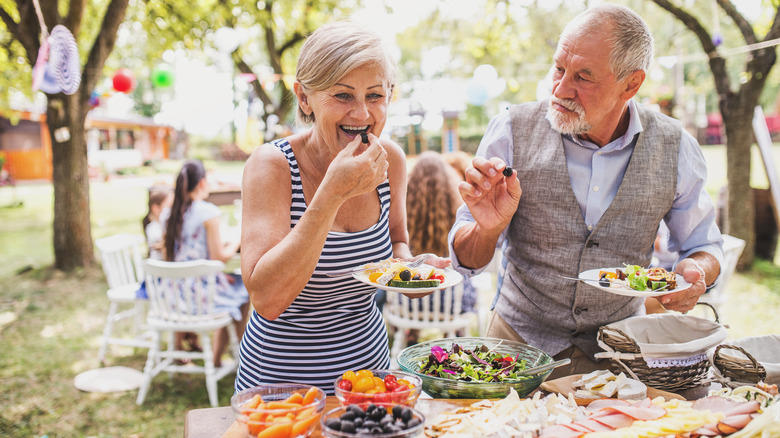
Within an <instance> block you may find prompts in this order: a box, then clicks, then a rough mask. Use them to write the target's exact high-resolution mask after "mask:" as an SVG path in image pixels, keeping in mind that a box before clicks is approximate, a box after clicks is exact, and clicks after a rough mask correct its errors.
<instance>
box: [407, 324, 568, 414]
mask: <svg viewBox="0 0 780 438" xmlns="http://www.w3.org/2000/svg"><path fill="white" fill-rule="evenodd" d="M551 362H553V358H552V357H551V356H550V355H548V354H547V353H545V352H544V351H542V350H540V349H538V348H534V347H532V346H530V345H527V344H522V343H519V342H513V341H507V340H504V339H495V338H483V337H473V338H465V337H464V338H445V339H434V340H431V341H427V342H422V343H420V344H416V345H412V346H410V347H407V348H406V349H404V350H403V351H401V353H400V354H399V355H398V365H399V366H400V368H401V370H403V371H406V372H410V373H412V374H415V375H417V376H418V377H420V378H421V379H422V381H423V391H424V392H425V393H426V394H428V395H430V396H431V397H434V398H474V399H484V398H503V397H505V396H506V395H507V394H509V391H510V388H514V389H515V391H517V393H518V394H519V395H520V397H525V396H527V395H528V394H530V393H531V392H533V391H534V390H535V389H536V388H538V387H539V385H541V384H542V382H543V381H544V379H546V378H547V376H549V375H550V373H551V372H552V369H547V370H544V371H538V372H534V371H532V372H531V373H524V371H525V370H526V369H529V368H532V367H537V366H540V365H546V364H549V363H551Z"/></svg>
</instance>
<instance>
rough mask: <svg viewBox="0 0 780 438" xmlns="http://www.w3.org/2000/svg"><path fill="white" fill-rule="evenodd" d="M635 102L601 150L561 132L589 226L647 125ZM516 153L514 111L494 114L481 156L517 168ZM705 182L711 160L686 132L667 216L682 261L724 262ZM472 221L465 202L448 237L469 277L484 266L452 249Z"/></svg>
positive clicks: (604, 204)
mask: <svg viewBox="0 0 780 438" xmlns="http://www.w3.org/2000/svg"><path fill="white" fill-rule="evenodd" d="M636 105H637V104H636V102H634V101H633V100H630V101H629V103H628V107H629V114H630V116H629V117H630V118H629V124H628V129H627V130H626V133H625V134H624V135H623V136H622V137H620V138H617V139H616V140H614V141H612V142H610V143H608V144H606V145H604V146H603V147H601V148H599V147H598V146H597V145H596V144H594V143H591V142H589V141H586V140H583V139H581V138H578V137H573V136H571V135H562V137H563V147H564V153H565V154H566V166H567V168H568V170H569V179H570V180H571V186H572V190H573V191H574V195H575V197H576V198H577V202H578V203H579V205H580V211H581V212H582V217H583V219H584V220H585V224H586V225H587V226H588V229H589V230H592V229H593V227H594V226H595V225H596V224H597V223H598V221H599V220H600V219H601V216H602V215H603V214H604V212H605V211H606V210H607V208H608V207H609V205H610V203H612V200H613V199H614V198H615V195H616V194H617V191H618V188H619V187H620V183H621V182H622V181H623V175H624V174H625V171H626V167H627V166H628V162H629V160H630V159H631V154H632V153H633V152H634V145H635V144H636V139H637V135H638V134H639V133H640V132H642V123H641V121H640V120H639V117H637V116H636V113H637V110H636ZM513 151H514V144H513V141H512V121H511V120H510V117H509V111H503V112H501V113H500V114H498V115H497V116H495V117H493V119H491V121H490V123H489V124H488V128H487V130H486V132H485V135H484V136H483V137H482V141H481V142H480V145H479V149H478V150H477V156H480V157H484V158H492V157H498V158H501V159H502V160H504V162H506V163H507V165H508V166H512V165H513V163H512V161H513V157H514V152H513ZM663 171H665V169H659V172H663ZM706 180H707V164H706V163H705V161H704V156H703V155H702V152H701V148H700V147H699V144H698V143H697V142H696V140H695V139H694V138H693V136H691V135H690V134H689V133H688V132H686V131H683V133H682V136H681V140H680V152H679V165H678V166H677V187H676V193H675V199H674V202H673V204H672V209H671V210H670V211H669V213H667V214H666V216H664V222H665V223H666V225H667V227H668V228H669V242H668V250H669V251H673V252H678V253H679V254H680V256H679V258H678V261H680V260H682V259H684V258H686V257H688V256H689V255H691V254H693V253H695V252H699V251H704V252H707V253H709V254H711V255H712V256H714V257H715V258H716V259H717V260H718V262H719V263H721V264H722V261H723V250H722V242H723V239H722V237H721V235H720V230H719V229H718V226H717V224H716V223H715V207H714V205H713V203H712V199H710V196H709V194H707V192H706V191H705V190H704V183H705V181H706ZM473 222H474V218H473V217H472V216H471V212H470V211H469V209H468V207H467V206H466V204H463V205H462V206H461V207H460V208H459V209H458V214H457V217H456V219H455V225H454V226H453V227H452V230H451V231H450V234H449V236H448V239H449V245H450V248H449V249H450V254H451V255H452V266H453V267H454V268H456V269H457V270H459V271H460V272H461V273H463V274H465V275H475V274H478V273H479V272H481V271H482V269H484V268H481V269H468V268H464V267H462V266H461V265H460V263H459V262H458V259H457V256H456V255H455V252H454V250H453V248H452V242H453V239H454V237H455V233H456V232H457V231H458V229H460V227H462V226H464V225H467V224H469V223H473ZM505 237H506V230H504V232H503V233H502V235H501V239H499V241H498V245H497V246H496V247H497V248H500V247H501V245H502V244H503V241H504V239H505Z"/></svg>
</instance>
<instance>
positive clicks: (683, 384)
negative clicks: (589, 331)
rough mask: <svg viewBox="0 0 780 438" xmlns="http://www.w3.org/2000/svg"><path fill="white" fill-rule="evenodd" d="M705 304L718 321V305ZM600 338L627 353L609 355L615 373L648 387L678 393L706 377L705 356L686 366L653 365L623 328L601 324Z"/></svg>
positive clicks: (697, 384) (706, 363) (697, 383)
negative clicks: (651, 365) (649, 363)
mask: <svg viewBox="0 0 780 438" xmlns="http://www.w3.org/2000/svg"><path fill="white" fill-rule="evenodd" d="M699 304H705V303H699ZM705 305H706V306H707V307H709V308H710V309H711V310H712V312H713V314H714V318H715V322H718V320H719V317H718V313H717V311H716V310H715V308H714V307H712V306H710V305H708V304H705ZM598 338H599V339H600V340H601V341H603V342H604V344H606V345H607V346H609V347H610V348H611V349H613V350H614V351H615V352H618V353H626V356H624V357H621V358H617V359H615V358H610V368H611V370H612V372H614V373H620V372H627V374H629V375H630V377H632V378H634V379H637V380H640V381H642V382H643V383H644V384H645V385H647V386H650V387H653V388H656V389H662V390H664V391H671V392H679V391H684V390H687V389H692V388H696V387H700V386H701V385H702V384H703V383H704V380H705V379H706V378H707V374H708V372H709V368H710V361H709V359H708V358H707V357H706V355H705V356H704V357H702V359H701V360H700V361H697V362H696V363H693V364H690V365H687V366H669V367H664V368H651V367H649V366H648V365H647V362H646V361H645V359H644V358H643V357H642V354H641V351H640V349H639V346H638V345H637V344H636V342H635V341H634V339H632V338H631V337H630V336H628V335H627V334H626V333H624V332H623V331H621V330H620V329H617V328H614V327H608V326H601V327H600V328H599V332H598Z"/></svg>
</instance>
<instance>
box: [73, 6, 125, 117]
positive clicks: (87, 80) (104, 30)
mask: <svg viewBox="0 0 780 438" xmlns="http://www.w3.org/2000/svg"><path fill="white" fill-rule="evenodd" d="M128 3H129V0H111V3H110V4H109V5H108V8H106V14H105V15H104V16H103V23H102V24H101V26H100V33H98V36H97V38H95V42H94V43H93V45H92V49H91V50H90V51H89V57H88V58H87V64H86V65H85V66H84V71H83V73H82V76H81V87H80V90H79V92H80V93H81V98H82V99H83V101H84V102H86V101H87V100H89V96H90V94H91V93H92V89H94V88H95V84H96V83H97V80H98V77H99V76H100V72H101V71H102V70H103V65H104V64H105V62H106V58H108V55H110V54H111V50H113V48H114V43H116V33H117V30H118V29H119V25H120V24H122V21H123V20H124V18H125V12H127V4H128Z"/></svg>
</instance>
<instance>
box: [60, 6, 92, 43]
mask: <svg viewBox="0 0 780 438" xmlns="http://www.w3.org/2000/svg"><path fill="white" fill-rule="evenodd" d="M86 3H87V2H86V0H71V2H70V8H68V16H67V17H66V19H65V27H67V28H68V29H69V30H70V31H71V33H73V35H74V36H76V35H78V34H79V32H80V31H81V22H82V20H83V19H84V8H85V7H86Z"/></svg>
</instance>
